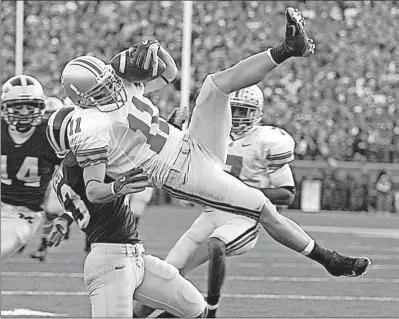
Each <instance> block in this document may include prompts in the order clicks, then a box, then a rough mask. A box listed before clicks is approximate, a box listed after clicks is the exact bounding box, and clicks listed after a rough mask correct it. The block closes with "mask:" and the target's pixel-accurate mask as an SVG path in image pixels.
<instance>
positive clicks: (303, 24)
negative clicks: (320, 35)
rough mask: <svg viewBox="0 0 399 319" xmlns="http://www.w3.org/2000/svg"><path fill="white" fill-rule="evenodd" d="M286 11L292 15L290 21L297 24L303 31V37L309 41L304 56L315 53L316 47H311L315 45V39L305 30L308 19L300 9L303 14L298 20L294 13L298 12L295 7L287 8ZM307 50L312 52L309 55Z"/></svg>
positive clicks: (301, 31)
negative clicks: (306, 19)
mask: <svg viewBox="0 0 399 319" xmlns="http://www.w3.org/2000/svg"><path fill="white" fill-rule="evenodd" d="M289 9H291V10H289ZM286 12H288V15H289V16H290V19H291V21H290V23H293V24H291V25H295V27H296V28H297V29H298V30H299V31H300V33H302V35H303V37H304V38H305V40H306V42H307V43H308V45H307V48H306V50H305V52H303V55H302V56H304V57H305V56H309V55H311V54H313V53H314V49H315V47H314V48H313V49H311V46H312V45H313V46H314V44H313V40H311V39H310V38H309V36H308V35H307V33H306V30H305V25H306V21H305V18H304V17H303V15H302V13H301V12H300V11H298V12H299V13H300V15H301V19H299V21H298V20H297V19H296V18H294V17H293V14H294V13H295V12H296V11H295V9H294V8H287V10H286ZM286 18H287V17H286ZM287 22H288V21H287ZM309 42H311V44H309ZM306 51H309V52H310V54H309V55H307V53H306Z"/></svg>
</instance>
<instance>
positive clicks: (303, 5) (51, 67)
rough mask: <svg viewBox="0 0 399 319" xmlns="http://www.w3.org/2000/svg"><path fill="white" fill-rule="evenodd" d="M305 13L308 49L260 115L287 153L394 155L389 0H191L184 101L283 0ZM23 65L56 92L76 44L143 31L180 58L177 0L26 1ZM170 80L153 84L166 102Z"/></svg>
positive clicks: (10, 14)
mask: <svg viewBox="0 0 399 319" xmlns="http://www.w3.org/2000/svg"><path fill="white" fill-rule="evenodd" d="M1 6H2V25H4V26H5V27H4V28H3V30H4V42H3V45H2V48H1V54H2V70H3V71H2V74H1V78H2V79H1V80H2V81H4V80H6V79H7V78H9V77H10V76H12V75H13V74H14V59H15V57H14V56H15V53H14V52H15V19H14V16H15V6H16V4H15V2H11V1H10V2H8V1H7V2H2V4H1ZM287 6H296V7H298V8H299V9H300V10H301V11H302V12H303V14H304V16H305V17H306V18H307V21H308V24H310V26H309V30H311V36H312V37H314V39H315V41H316V43H317V52H316V54H315V56H314V57H312V58H311V59H304V60H297V61H295V63H289V64H287V65H285V66H284V67H281V68H280V69H279V70H277V71H275V72H274V74H272V75H271V76H270V77H269V78H268V79H267V80H266V81H264V83H262V88H263V89H264V93H265V96H266V100H267V103H266V104H265V115H264V122H265V123H272V124H275V125H278V126H282V127H284V128H285V129H286V130H287V131H289V132H290V133H291V134H292V135H293V136H294V137H295V139H296V141H297V149H296V152H297V157H298V158H300V159H321V158H325V157H333V158H334V159H337V160H360V161H362V160H364V161H366V160H367V161H372V162H397V161H399V152H398V150H399V116H398V115H399V107H398V104H399V91H398V90H397V89H396V90H395V86H396V87H397V85H398V82H399V72H398V68H399V65H398V61H399V53H398V50H395V49H396V46H397V43H399V33H398V32H397V30H398V23H399V22H398V21H399V19H398V18H399V4H398V3H396V2H395V1H385V2H378V3H377V2H374V1H339V2H338V1H320V2H316V1H308V2H306V1H267V2H266V1H264V2H263V1H233V2H224V1H196V2H195V4H194V8H193V35H192V37H193V39H192V41H193V47H192V53H193V54H192V66H193V67H192V79H193V88H192V95H191V97H192V101H194V99H195V96H196V95H197V92H198V90H199V88H200V85H201V83H202V81H203V80H204V78H205V76H206V75H207V74H208V73H210V72H214V71H216V70H220V69H222V68H225V67H227V66H230V65H232V64H234V63H236V62H237V61H239V60H240V59H241V58H242V57H245V56H248V55H250V54H253V53H255V52H258V51H259V50H260V48H262V47H263V46H264V45H266V44H268V45H272V44H275V43H276V42H277V41H279V39H281V36H282V33H283V30H284V29H283V27H280V28H279V29H276V27H275V26H276V25H278V26H283V24H282V23H281V22H282V21H283V19H284V9H285V8H286V7H287ZM25 8H26V9H25V12H26V14H25V30H24V37H25V39H24V48H25V49H24V50H25V52H24V68H25V69H24V70H25V73H27V74H31V75H34V76H35V77H37V78H38V79H39V80H40V81H42V83H43V84H44V86H45V88H46V93H47V94H48V95H53V96H59V97H63V96H64V93H63V92H62V90H61V87H60V72H61V70H62V69H63V66H64V65H65V64H66V62H67V61H68V60H69V59H71V58H73V57H75V56H77V55H83V54H93V55H96V56H97V57H99V58H103V59H105V60H109V59H110V58H112V56H113V55H114V54H115V53H116V52H118V51H119V50H121V49H124V48H126V47H127V46H129V44H131V43H135V42H138V41H139V40H141V39H142V38H143V37H144V38H146V37H149V38H157V39H159V40H160V41H161V43H162V44H163V45H165V46H166V47H167V48H168V50H169V51H170V52H171V53H172V55H173V56H174V57H175V59H176V61H177V64H178V65H180V62H181V46H182V25H183V21H182V16H183V15H182V10H183V9H182V5H181V3H180V2H179V1H176V2H175V1H145V2H144V1H143V2H142V1H101V2H100V1H45V2H42V1H26V4H25ZM179 81H180V79H179V78H178V79H177V80H176V81H175V83H174V86H170V87H168V88H167V89H166V90H164V91H163V92H161V93H156V94H153V96H152V98H153V99H154V100H155V102H156V103H159V104H162V105H163V104H164V105H166V106H167V109H168V110H171V109H172V107H173V106H175V105H177V104H178V103H179V99H180V95H179V86H180V83H179Z"/></svg>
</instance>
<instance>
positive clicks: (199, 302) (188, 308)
mask: <svg viewBox="0 0 399 319" xmlns="http://www.w3.org/2000/svg"><path fill="white" fill-rule="evenodd" d="M182 280H184V284H183V286H182V296H183V298H184V300H185V301H186V302H184V303H183V304H184V305H185V307H184V309H182V312H183V317H189V318H193V317H197V318H202V315H203V314H204V312H206V309H207V304H206V301H205V299H204V296H203V295H202V294H201V293H200V291H199V290H198V289H197V288H195V286H194V285H193V284H192V283H191V282H189V281H188V280H186V279H183V278H182Z"/></svg>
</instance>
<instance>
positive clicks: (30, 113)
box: [1, 75, 45, 133]
mask: <svg viewBox="0 0 399 319" xmlns="http://www.w3.org/2000/svg"><path fill="white" fill-rule="evenodd" d="M44 113H45V103H44V92H43V87H42V85H41V84H40V83H39V81H37V80H36V79H35V78H33V77H30V76H27V75H18V76H15V77H13V78H11V79H9V80H8V81H7V82H6V83H4V85H3V88H2V104H1V116H2V117H3V118H4V120H5V122H6V123H7V124H8V125H9V126H10V127H11V128H12V129H15V130H17V131H18V132H20V133H26V132H28V131H29V130H30V129H31V128H32V127H34V126H37V125H39V124H40V123H41V122H42V120H43V115H44Z"/></svg>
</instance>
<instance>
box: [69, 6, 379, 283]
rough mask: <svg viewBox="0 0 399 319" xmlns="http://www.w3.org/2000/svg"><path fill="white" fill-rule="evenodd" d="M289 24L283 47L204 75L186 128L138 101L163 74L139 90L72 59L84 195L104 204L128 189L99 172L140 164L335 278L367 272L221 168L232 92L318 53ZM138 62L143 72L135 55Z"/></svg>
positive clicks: (74, 143) (90, 61)
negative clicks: (248, 222)
mask: <svg viewBox="0 0 399 319" xmlns="http://www.w3.org/2000/svg"><path fill="white" fill-rule="evenodd" d="M286 19H287V25H286V33H285V38H284V40H283V41H282V42H281V43H280V44H278V45H276V46H274V47H273V48H270V49H268V50H266V51H262V52H260V53H258V54H255V55H253V56H250V57H249V58H246V59H244V60H242V61H240V62H239V63H237V64H235V65H234V66H232V67H230V68H228V69H226V70H224V71H221V72H217V73H214V74H211V75H208V76H207V77H206V79H205V80H204V83H203V85H202V88H201V91H200V93H199V95H198V97H197V100H196V105H195V107H194V110H193V114H192V118H191V122H190V125H189V127H188V129H187V130H186V131H180V130H178V129H176V128H174V127H173V126H171V125H169V124H168V123H167V122H166V121H165V120H163V119H161V118H159V110H158V109H157V108H156V107H155V106H154V105H153V104H152V103H151V101H150V100H149V99H147V98H145V97H144V96H143V94H144V93H145V92H147V91H149V90H150V89H154V88H159V86H155V85H154V84H153V83H155V82H154V81H157V80H159V81H163V77H162V78H157V79H156V80H154V81H152V82H153V83H151V82H150V83H148V84H147V85H145V86H143V85H140V86H138V85H135V84H134V83H128V82H126V81H122V79H121V78H119V77H118V76H116V75H115V71H114V70H113V69H112V67H111V66H110V65H106V64H105V63H104V62H102V61H101V60H99V59H97V58H93V57H87V56H85V57H78V58H75V59H73V60H72V61H70V62H69V63H68V64H67V65H66V66H65V68H64V70H63V72H62V77H61V80H62V85H63V88H64V90H65V92H66V94H67V95H68V97H69V98H70V99H71V100H72V101H73V102H74V104H75V105H76V106H77V110H76V111H75V112H74V115H73V117H72V120H71V125H70V131H69V136H68V139H69V142H70V146H71V150H72V152H73V153H74V155H75V156H76V158H77V161H78V163H79V165H80V166H81V167H82V168H84V179H85V183H86V192H87V197H88V199H89V200H90V201H91V202H93V203H101V202H106V201H109V200H110V199H112V198H114V197H115V196H119V195H123V194H126V193H127V192H129V188H128V187H123V188H121V189H119V188H118V187H116V185H117V184H115V183H105V182H104V177H105V175H106V174H107V175H108V176H110V177H111V178H113V179H115V180H117V179H120V178H123V176H124V174H126V173H127V172H128V171H130V170H131V169H133V168H135V167H141V168H143V170H144V172H145V173H146V174H147V175H148V177H149V185H150V187H157V188H162V189H164V190H165V191H167V192H168V193H169V194H171V195H172V196H174V197H176V198H180V199H186V200H189V201H193V202H197V203H201V204H204V205H207V206H210V207H212V208H216V209H220V210H223V211H226V212H229V213H233V214H237V215H242V216H246V217H249V218H252V219H254V220H256V221H258V222H259V223H260V224H261V225H262V226H263V227H264V229H265V230H266V231H267V233H268V234H269V235H271V236H272V238H274V239H275V240H276V241H277V242H279V243H281V244H283V245H285V246H286V247H288V248H290V249H292V250H294V251H296V252H299V253H301V254H303V255H305V256H307V257H308V258H310V259H312V260H315V261H317V262H319V263H320V264H321V265H323V266H324V267H325V268H326V269H327V271H328V272H329V273H330V274H332V275H334V276H359V275H363V274H364V273H365V272H366V270H367V268H368V267H369V265H370V264H371V261H370V260H369V259H368V258H366V257H355V258H352V257H345V256H341V255H339V254H337V253H336V252H332V251H329V250H326V249H324V248H322V247H320V246H319V245H317V244H316V243H315V241H314V240H313V239H312V238H311V237H310V236H309V235H308V234H306V233H305V232H304V231H303V229H302V228H300V227H299V226H298V225H297V224H296V223H294V222H293V221H292V220H290V219H288V218H286V217H285V216H282V215H280V214H279V213H278V212H277V210H276V208H275V207H274V205H273V204H272V203H271V202H270V200H269V199H268V198H267V197H266V196H265V195H264V194H263V193H262V192H261V191H260V190H258V189H256V188H252V187H249V186H248V185H246V184H244V183H243V182H241V181H240V180H238V179H237V178H235V177H233V176H232V175H230V174H228V173H226V172H225V171H224V164H225V162H226V158H227V150H228V139H229V135H230V131H231V125H232V114H231V108H230V93H232V92H234V91H238V90H240V89H242V88H245V87H249V86H252V85H255V84H257V83H259V82H261V81H262V80H263V79H264V78H265V77H266V76H267V75H268V74H269V73H270V72H271V71H272V70H273V69H274V68H276V67H277V66H278V65H279V64H281V63H283V62H284V61H285V60H287V59H289V58H291V57H306V56H309V55H311V54H313V52H314V48H315V45H314V44H313V40H311V39H309V38H308V36H307V35H306V32H305V29H304V24H305V23H304V19H303V17H302V15H301V13H300V12H298V10H295V9H293V8H288V9H287V10H286ZM145 44H146V43H143V45H145ZM153 52H154V51H152V50H148V53H149V54H153ZM159 54H160V58H161V59H162V60H163V61H164V62H165V64H166V65H167V66H169V65H170V64H171V63H172V64H173V65H174V62H173V58H172V57H171V56H170V55H169V54H167V53H166V50H164V49H163V48H162V47H160V49H159ZM129 60H130V57H129ZM144 60H145V59H144ZM170 61H172V62H170ZM135 63H136V64H137V65H138V66H139V67H141V68H142V69H144V64H143V63H140V59H139V60H138V61H136V62H135ZM165 72H166V71H165ZM159 81H157V82H158V83H159ZM153 85H154V86H153Z"/></svg>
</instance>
